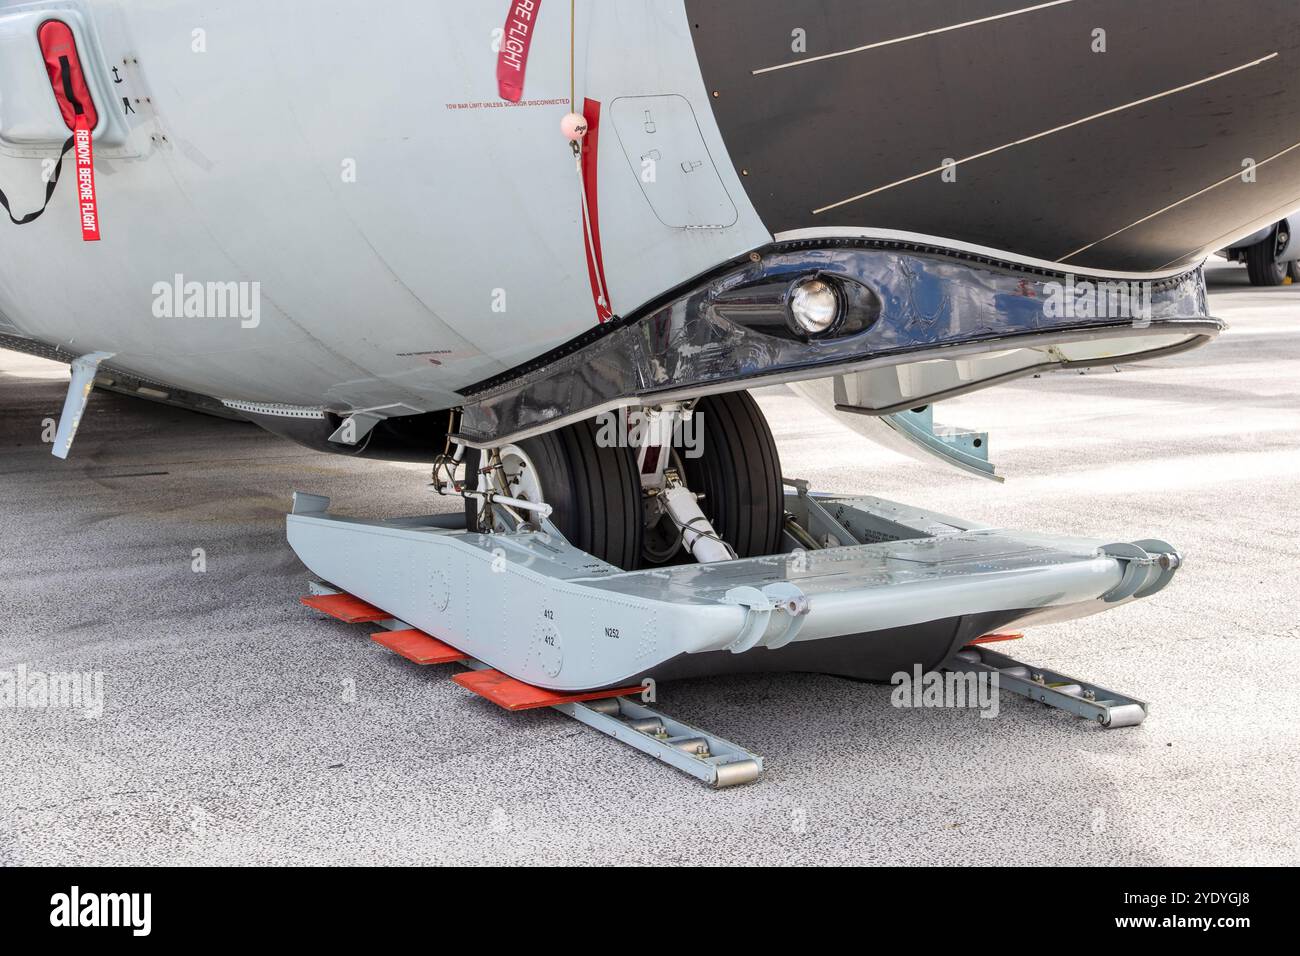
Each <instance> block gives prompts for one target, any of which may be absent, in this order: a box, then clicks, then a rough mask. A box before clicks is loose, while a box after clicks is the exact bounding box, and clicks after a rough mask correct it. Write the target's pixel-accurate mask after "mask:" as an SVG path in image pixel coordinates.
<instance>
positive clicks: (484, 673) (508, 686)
mask: <svg viewBox="0 0 1300 956" xmlns="http://www.w3.org/2000/svg"><path fill="white" fill-rule="evenodd" d="M452 680H454V681H455V682H456V683H457V684H459V685H460V686H461V687H464V688H465V689H466V690H472V691H473V692H474V693H476V694H478V695H479V696H480V697H486V698H487V699H488V700H490V701H492V703H494V704H496V705H497V706H499V707H504V708H505V709H506V710H533V709H535V708H538V707H550V706H552V705H554V704H574V703H577V702H579V701H584V700H603V699H605V698H607V697H628V696H630V695H632V694H639V693H641V690H642V688H641V687H640V686H639V685H638V686H636V687H620V688H618V689H617V690H589V691H584V692H581V693H577V694H571V693H567V692H565V691H562V690H547V689H546V688H544V687H534V686H533V685H532V684H525V683H524V682H523V681H521V680H515V679H514V678H513V677H511V676H510V675H509V674H503V673H501V672H500V671H494V670H481V671H465V672H464V673H461V674H456V675H454V676H453V677H452Z"/></svg>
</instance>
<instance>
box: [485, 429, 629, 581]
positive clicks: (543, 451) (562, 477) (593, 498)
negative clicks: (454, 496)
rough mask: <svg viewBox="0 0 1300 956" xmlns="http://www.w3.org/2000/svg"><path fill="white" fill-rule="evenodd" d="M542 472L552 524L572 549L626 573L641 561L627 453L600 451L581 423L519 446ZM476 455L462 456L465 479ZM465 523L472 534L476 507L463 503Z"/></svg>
mask: <svg viewBox="0 0 1300 956" xmlns="http://www.w3.org/2000/svg"><path fill="white" fill-rule="evenodd" d="M518 445H519V447H520V448H521V449H522V450H523V451H524V453H525V454H527V455H528V457H529V458H531V459H532V462H533V465H534V466H535V467H536V468H538V470H539V471H540V472H541V478H540V481H541V485H542V489H543V491H544V493H545V495H546V503H547V504H549V505H550V506H551V507H552V508H553V509H554V510H553V511H552V513H551V519H550V520H551V521H552V523H554V525H555V526H556V527H557V528H559V529H560V532H561V533H562V534H563V535H564V536H565V538H567V539H568V540H569V543H570V544H572V545H573V546H574V547H576V548H581V549H582V550H583V551H586V552H587V553H588V554H592V555H595V556H596V557H597V558H600V559H601V560H602V561H608V562H609V563H610V564H612V565H614V566H615V567H619V568H623V569H626V570H630V569H632V568H635V567H637V565H638V563H639V561H640V556H641V536H642V521H643V519H642V514H641V483H640V479H639V477H638V475H637V470H636V459H635V458H634V457H633V455H632V451H631V450H630V449H628V448H603V447H601V446H600V445H599V444H597V442H596V425H595V423H594V422H591V421H587V422H580V423H578V424H575V425H569V426H566V427H565V428H561V429H558V430H557V431H553V432H547V433H546V434H544V435H538V436H536V437H534V438H527V439H524V440H523V441H521V442H519V443H518ZM479 460H480V454H479V452H478V451H476V450H475V449H468V450H467V451H466V453H465V464H466V476H467V480H470V481H477V479H476V478H474V477H473V475H474V473H475V472H476V471H477V469H478V462H479ZM465 524H466V527H467V528H468V529H469V530H471V531H477V530H479V528H478V515H477V503H476V502H474V501H472V500H470V499H467V500H466V503H465Z"/></svg>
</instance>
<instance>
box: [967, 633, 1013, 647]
mask: <svg viewBox="0 0 1300 956" xmlns="http://www.w3.org/2000/svg"><path fill="white" fill-rule="evenodd" d="M1024 636H1025V635H1023V634H1019V633H1016V632H1014V631H1013V632H1011V633H1008V634H985V635H984V636H983V637H977V638H974V639H973V640H969V641H967V642H966V646H967V647H972V646H974V645H975V644H998V643H1001V642H1002V641H1018V640H1020V639H1021V638H1022V637H1024Z"/></svg>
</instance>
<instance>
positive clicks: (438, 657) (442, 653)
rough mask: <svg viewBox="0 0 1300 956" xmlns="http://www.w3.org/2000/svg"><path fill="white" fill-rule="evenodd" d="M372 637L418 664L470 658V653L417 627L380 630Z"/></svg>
mask: <svg viewBox="0 0 1300 956" xmlns="http://www.w3.org/2000/svg"><path fill="white" fill-rule="evenodd" d="M370 639H371V640H372V641H374V642H375V643H376V644H378V645H380V646H381V647H386V648H388V649H389V650H390V651H392V652H393V653H394V654H400V655H402V656H403V657H405V658H406V659H407V660H408V661H414V662H415V663H416V664H451V663H453V662H454V661H463V660H468V659H469V655H468V654H462V653H461V652H460V651H458V650H456V648H454V647H452V646H451V645H450V644H444V643H443V642H442V641H440V640H438V639H437V638H436V637H431V636H429V635H428V634H425V633H424V631H420V630H416V629H415V628H410V629H409V630H405V631H380V632H378V633H377V634H371V635H370Z"/></svg>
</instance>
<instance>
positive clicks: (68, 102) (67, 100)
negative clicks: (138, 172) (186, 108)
mask: <svg viewBox="0 0 1300 956" xmlns="http://www.w3.org/2000/svg"><path fill="white" fill-rule="evenodd" d="M36 39H37V42H39V43H40V47H41V56H42V57H43V58H44V60H45V69H46V71H47V72H48V73H49V75H50V88H51V89H52V90H53V91H54V99H55V102H57V103H58V105H59V113H60V114H61V115H62V116H63V122H64V123H66V124H67V127H68V129H70V130H71V131H72V139H71V142H72V154H73V158H74V159H75V160H76V163H77V211H78V216H79V218H80V220H81V238H82V239H84V240H85V241H86V242H98V241H99V203H98V202H97V201H96V199H95V146H94V142H93V134H92V130H94V128H95V126H96V125H98V123H99V114H98V112H97V111H96V110H95V100H94V98H93V97H92V96H91V95H90V87H89V85H88V84H87V82H86V74H85V72H84V71H83V70H82V68H81V57H80V56H78V54H77V40H76V37H74V36H73V34H72V28H71V27H69V26H68V25H67V24H66V23H64V22H63V21H62V20H46V21H45V22H44V23H42V24H41V26H40V29H39V30H37V31H36ZM67 148H68V147H67V145H66V144H65V145H64V147H63V149H64V151H65V152H66V151H67ZM60 162H62V160H60ZM49 199H50V197H49V193H48V192H47V194H46V196H45V201H46V203H48V202H49Z"/></svg>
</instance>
